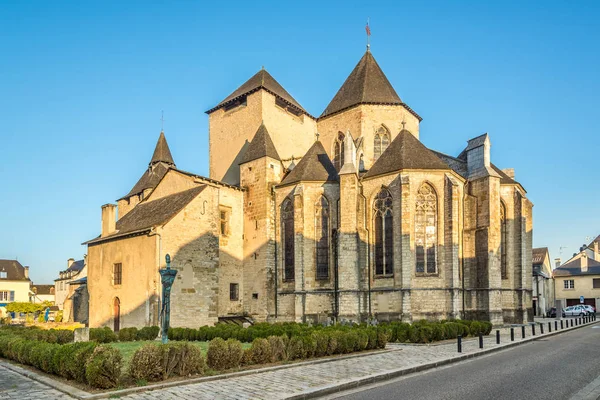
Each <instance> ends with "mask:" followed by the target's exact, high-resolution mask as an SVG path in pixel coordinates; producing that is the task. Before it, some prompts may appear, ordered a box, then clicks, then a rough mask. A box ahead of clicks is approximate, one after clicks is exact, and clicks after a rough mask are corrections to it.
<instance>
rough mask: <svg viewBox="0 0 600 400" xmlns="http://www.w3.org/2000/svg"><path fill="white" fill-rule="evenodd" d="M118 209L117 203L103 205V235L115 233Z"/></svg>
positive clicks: (101, 234)
mask: <svg viewBox="0 0 600 400" xmlns="http://www.w3.org/2000/svg"><path fill="white" fill-rule="evenodd" d="M116 210H117V206H116V205H115V204H105V205H103V206H102V231H101V233H100V236H101V237H105V236H108V235H110V234H111V233H114V231H115V230H116V224H117V220H116Z"/></svg>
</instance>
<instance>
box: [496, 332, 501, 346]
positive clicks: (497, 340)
mask: <svg viewBox="0 0 600 400" xmlns="http://www.w3.org/2000/svg"><path fill="white" fill-rule="evenodd" d="M496 344H500V331H499V330H497V331H496Z"/></svg>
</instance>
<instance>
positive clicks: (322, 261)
mask: <svg viewBox="0 0 600 400" xmlns="http://www.w3.org/2000/svg"><path fill="white" fill-rule="evenodd" d="M315 242H316V245H317V251H316V259H317V279H327V278H329V202H328V201H327V199H326V198H325V196H321V198H320V199H319V200H318V201H317V203H316V204H315Z"/></svg>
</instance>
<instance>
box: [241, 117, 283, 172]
mask: <svg viewBox="0 0 600 400" xmlns="http://www.w3.org/2000/svg"><path fill="white" fill-rule="evenodd" d="M262 157H271V158H274V159H276V160H279V161H281V158H279V154H278V153H277V149H275V145H274V144H273V140H271V135H269V131H267V127H266V126H265V124H264V122H263V123H261V124H260V126H259V127H258V130H257V131H256V133H255V134H254V138H253V139H252V141H251V142H250V145H248V148H247V149H246V153H245V154H244V158H243V159H242V162H241V163H240V164H243V163H247V162H250V161H254V160H258V159H259V158H262Z"/></svg>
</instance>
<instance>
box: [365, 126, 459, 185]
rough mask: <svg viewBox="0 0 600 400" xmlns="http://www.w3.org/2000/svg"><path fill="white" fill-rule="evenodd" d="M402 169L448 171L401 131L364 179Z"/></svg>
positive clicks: (419, 143)
mask: <svg viewBox="0 0 600 400" xmlns="http://www.w3.org/2000/svg"><path fill="white" fill-rule="evenodd" d="M403 169H450V167H449V166H448V164H446V163H445V162H443V161H442V160H441V159H440V157H438V156H437V155H435V153H434V152H432V151H431V150H429V149H428V148H427V147H425V145H424V144H423V143H421V142H420V141H419V139H417V138H416V137H414V136H413V134H411V133H410V132H409V131H407V130H403V131H401V132H400V133H399V134H398V136H396V138H395V139H394V140H393V141H392V143H390V145H389V146H388V148H387V149H386V150H385V151H384V152H383V154H382V155H381V156H380V157H379V159H378V160H377V161H375V164H373V166H372V167H371V169H370V170H369V171H368V172H367V173H366V174H365V175H364V178H371V177H374V176H378V175H385V174H389V173H391V172H396V171H400V170H403Z"/></svg>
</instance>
